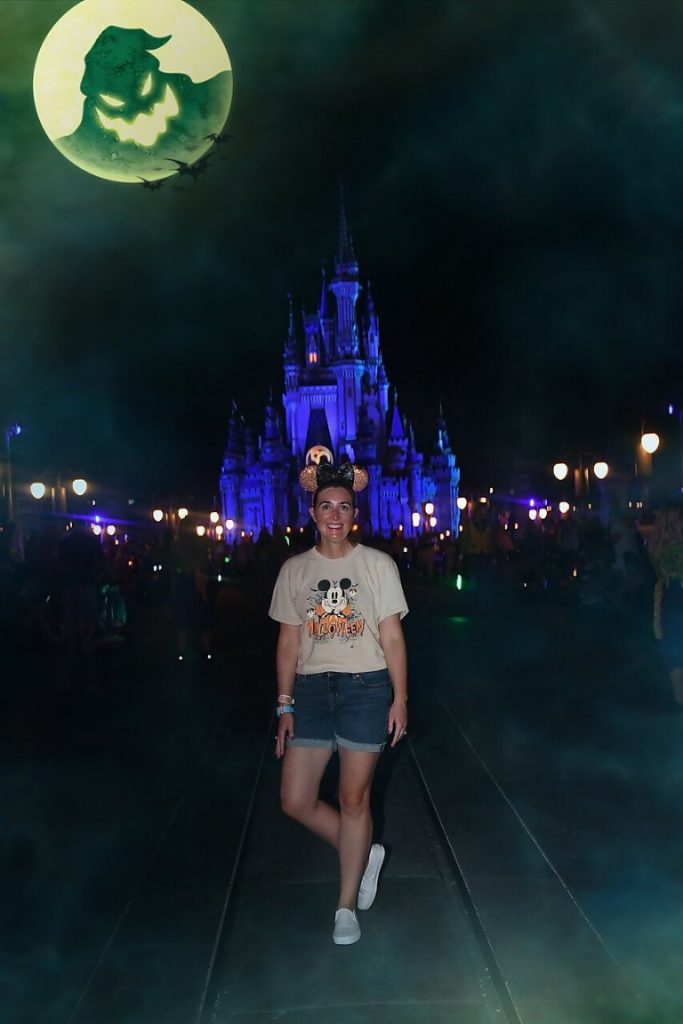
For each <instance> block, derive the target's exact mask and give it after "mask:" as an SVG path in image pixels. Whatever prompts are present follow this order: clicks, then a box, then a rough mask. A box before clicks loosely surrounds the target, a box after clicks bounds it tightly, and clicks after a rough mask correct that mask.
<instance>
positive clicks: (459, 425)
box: [0, 0, 683, 495]
mask: <svg viewBox="0 0 683 1024" xmlns="http://www.w3.org/2000/svg"><path fill="white" fill-rule="evenodd" d="M71 6H72V4H71V3H69V2H64V0H2V2H1V3H0V29H1V31H0V48H1V52H0V112H1V114H2V118H3V122H4V130H3V132H2V135H1V136H0V204H1V207H2V215H1V217H0V344H1V346H2V372H1V376H0V418H2V420H3V425H6V424H9V423H11V422H14V421H19V422H20V423H21V424H22V426H23V427H24V431H25V433H24V435H23V436H22V438H21V439H17V441H16V442H15V443H14V451H15V458H16V460H17V473H18V474H19V475H21V473H24V474H28V475H33V474H35V473H38V472H39V471H40V472H46V471H48V470H53V471H56V470H57V469H59V470H61V471H62V472H65V473H72V472H73V473H74V474H77V475H81V474H82V475H87V476H88V477H89V478H91V479H93V480H95V481H97V482H98V484H99V485H100V486H102V487H103V488H106V487H112V488H115V487H124V486H125V487H127V488H129V489H131V490H133V489H135V488H137V489H143V490H144V489H147V490H149V491H152V492H155V491H156V492H157V493H159V494H160V495H161V494H171V493H176V494H178V495H182V494H183V493H186V492H190V491H197V492H199V493H205V494H209V495H210V494H212V493H215V492H216V489H217V485H216V479H217V475H218V472H219V466H220V458H221V454H222V449H223V445H224V442H225V433H226V426H227V416H228V411H229V408H230V403H231V401H232V399H233V398H234V399H236V400H237V402H238V405H239V407H240V408H241V410H242V412H243V413H244V415H245V416H246V418H247V421H248V422H250V423H251V425H252V426H253V427H254V428H255V429H256V430H257V431H258V430H261V429H262V417H263V408H264V405H265V402H266V399H267V395H268V390H269V387H270V386H271V385H272V386H273V388H274V390H275V392H276V394H277V395H279V394H280V392H281V389H282V369H281V359H282V345H283V341H284V338H285V332H286V325H287V293H288V291H291V292H292V293H293V295H294V302H295V306H296V308H297V309H300V308H301V307H302V306H307V307H308V308H312V307H313V305H314V304H315V303H317V301H318V297H319V292H320V272H321V269H320V268H321V264H322V262H323V261H325V260H329V259H330V258H331V257H332V256H333V254H334V250H335V241H336V227H337V216H338V176H339V174H341V175H343V179H344V183H345V190H346V198H347V208H348V215H349V221H350V225H351V229H352V232H353V238H354V244H355V249H356V253H357V256H358V259H359V262H360V265H361V276H362V280H363V281H366V280H367V279H370V280H371V281H372V289H373V294H374V298H375V304H376V308H377V311H378V313H379V316H380V324H381V331H382V348H383V352H384V358H385V363H386V367H387V372H388V375H389V378H390V381H391V382H392V384H395V385H396V386H397V387H398V395H399V404H400V408H401V411H402V412H403V413H404V414H407V415H409V416H410V417H411V418H412V419H413V421H414V423H415V428H416V433H417V440H418V446H419V447H422V448H423V449H424V448H431V445H432V440H433V436H434V434H433V424H434V420H435V417H436V413H437V407H438V399H439V396H441V398H442V400H443V407H444V412H445V415H446V420H447V423H448V427H449V431H450V436H451V441H452V444H453V448H454V450H455V452H456V455H457V458H458V462H459V464H460V466H461V468H462V474H463V481H464V482H465V485H466V486H467V485H468V483H472V484H475V483H478V484H484V483H488V482H490V483H498V482H499V481H503V480H504V479H507V477H508V476H509V475H510V473H511V472H513V471H520V470H522V469H529V468H531V469H532V470H533V469H535V470H542V469H543V468H544V467H546V466H547V465H549V464H551V463H552V462H553V461H555V460H556V459H557V458H558V457H559V456H563V457H567V458H571V457H574V456H575V455H577V454H579V453H585V454H587V455H590V454H593V453H594V454H596V455H605V456H606V457H607V458H609V459H612V460H617V461H618V460H619V459H625V460H626V462H628V458H629V455H628V453H629V451H630V450H632V449H631V448H629V446H631V445H632V444H633V443H634V441H635V439H636V436H637V435H639V432H640V425H641V416H645V417H646V418H647V420H648V422H653V423H655V422H656V425H660V424H662V425H666V424H665V423H664V421H663V420H662V419H661V415H662V413H663V412H665V410H666V405H667V403H668V402H669V401H676V400H678V399H679V398H683V346H682V345H681V284H682V281H683V261H682V259H681V257H682V255H683V252H682V250H683V247H682V244H681V243H682V241H683V62H682V61H681V45H682V43H683V3H679V2H676V0H663V2H662V0H641V2H639V0H602V2H596V0H593V2H588V0H584V2H572V0H566V2H550V0H544V2H523V0H514V2H513V0H507V2H496V0H476V2H464V0H453V2H448V0H441V2H429V0H420V2H419V3H418V2H415V0H411V2H409V3H403V2H400V0H212V2H205V3H202V2H196V3H194V4H193V6H195V7H196V8H197V9H199V10H200V11H201V12H202V13H204V14H205V15H206V17H207V18H208V19H209V20H210V21H211V23H212V24H213V25H214V26H215V28H216V29H217V30H218V31H219V33H220V35H221V36H222V38H223V40H224V42H225V44H226V46H227V48H228V51H229V53H230V57H231V60H232V65H233V71H234V98H233V106H232V111H231V114H230V118H229V121H228V126H227V131H229V132H230V133H231V134H232V135H233V136H234V138H233V139H231V140H230V141H229V142H228V143H227V144H225V145H223V146H221V147H220V150H219V151H218V155H219V156H220V158H221V159H215V160H214V161H213V162H212V164H211V166H210V169H209V173H208V174H207V175H206V176H204V177H201V178H199V179H197V181H196V182H192V181H189V180H188V179H183V180H182V181H181V180H180V179H175V178H174V179H169V180H168V181H167V182H166V184H165V185H164V187H163V188H161V189H160V190H159V191H157V192H150V191H146V190H144V189H143V188H142V187H141V186H140V187H138V186H134V185H124V184H116V183H112V182H107V181H104V180H101V179H98V178H95V177H92V176H90V175H87V174H85V173H83V172H81V171H79V170H78V169H77V168H75V167H74V166H73V165H71V164H70V163H68V162H67V161H66V160H65V159H64V158H63V157H62V156H61V155H60V154H59V153H58V151H57V150H56V149H55V148H54V147H53V146H52V144H51V143H50V142H49V140H48V139H47V137H46V136H45V135H44V133H43V131H42V128H41V126H40V123H39V121H38V119H37V117H36V114H35V111H34V108H33V99H32V74H33V64H34V61H35V56H36V54H37V51H38V49H39V47H40V44H41V42H42V40H43V38H44V36H45V35H46V34H47V32H48V31H49V29H50V28H51V26H52V25H53V24H54V22H55V21H56V20H57V19H58V18H59V17H60V16H61V15H62V14H63V13H64V12H65V11H66V10H68V9H69V7H71ZM181 184H182V186H183V187H182V191H178V190H176V188H174V187H172V186H174V185H175V186H179V185H181Z"/></svg>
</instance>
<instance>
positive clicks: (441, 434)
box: [435, 399, 451, 454]
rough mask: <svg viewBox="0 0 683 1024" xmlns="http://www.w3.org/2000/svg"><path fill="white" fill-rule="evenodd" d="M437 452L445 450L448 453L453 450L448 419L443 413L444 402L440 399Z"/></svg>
mask: <svg viewBox="0 0 683 1024" xmlns="http://www.w3.org/2000/svg"><path fill="white" fill-rule="evenodd" d="M435 451H437V452H445V453H446V454H448V453H450V451H451V442H450V439H449V437H448V429H447V427H446V420H445V419H444V415H443V403H442V401H441V399H439V417H438V419H437V421H436V448H435Z"/></svg>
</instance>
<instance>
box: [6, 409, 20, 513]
mask: <svg viewBox="0 0 683 1024" xmlns="http://www.w3.org/2000/svg"><path fill="white" fill-rule="evenodd" d="M20 433H21V427H20V426H19V424H18V423H13V424H12V426H11V427H7V429H6V430H5V441H6V442H7V521H8V522H10V523H11V522H12V520H13V519H14V499H13V496H12V448H11V444H10V442H11V440H12V438H13V437H19V434H20Z"/></svg>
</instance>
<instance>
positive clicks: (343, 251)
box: [337, 174, 358, 272]
mask: <svg viewBox="0 0 683 1024" xmlns="http://www.w3.org/2000/svg"><path fill="white" fill-rule="evenodd" d="M342 267H344V268H346V269H347V270H351V269H352V268H353V269H354V270H355V271H356V272H357V271H358V261H357V260H356V254H355V252H354V251H353V239H352V238H351V232H350V231H349V228H348V224H347V220H346V202H345V200H344V183H343V181H342V177H341V174H340V175H339V238H338V241H337V272H339V270H340V269H341V268H342Z"/></svg>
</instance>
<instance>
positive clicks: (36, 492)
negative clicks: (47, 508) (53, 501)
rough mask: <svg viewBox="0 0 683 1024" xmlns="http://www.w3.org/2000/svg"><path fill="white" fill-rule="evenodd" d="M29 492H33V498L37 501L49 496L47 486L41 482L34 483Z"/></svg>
mask: <svg viewBox="0 0 683 1024" xmlns="http://www.w3.org/2000/svg"><path fill="white" fill-rule="evenodd" d="M29 491H30V492H31V497H32V498H35V499H36V501H40V500H41V499H42V498H44V497H45V495H46V494H47V487H46V486H45V484H43V483H41V482H40V480H36V481H35V483H32V484H31V486H30V487H29Z"/></svg>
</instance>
